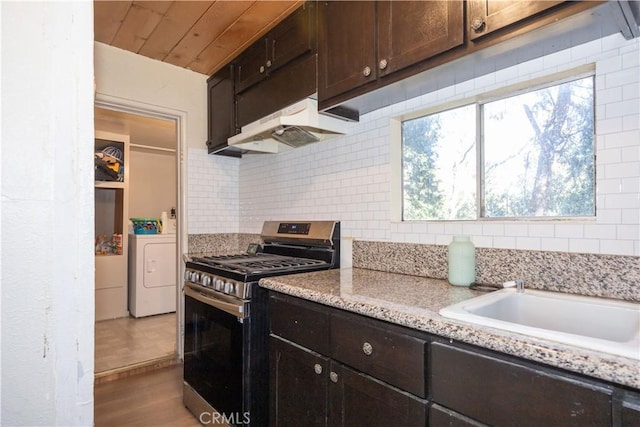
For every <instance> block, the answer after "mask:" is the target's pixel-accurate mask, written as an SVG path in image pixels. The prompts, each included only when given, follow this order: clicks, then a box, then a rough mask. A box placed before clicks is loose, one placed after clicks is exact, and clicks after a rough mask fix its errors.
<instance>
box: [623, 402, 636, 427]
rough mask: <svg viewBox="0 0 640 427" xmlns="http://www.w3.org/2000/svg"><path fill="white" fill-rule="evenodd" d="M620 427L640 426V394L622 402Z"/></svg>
mask: <svg viewBox="0 0 640 427" xmlns="http://www.w3.org/2000/svg"><path fill="white" fill-rule="evenodd" d="M621 416H622V423H621V424H622V427H638V426H640V396H638V397H636V398H633V399H631V398H627V399H626V400H625V401H624V402H622V414H621Z"/></svg>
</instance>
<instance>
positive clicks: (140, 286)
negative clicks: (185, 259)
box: [129, 234, 178, 317]
mask: <svg viewBox="0 0 640 427" xmlns="http://www.w3.org/2000/svg"><path fill="white" fill-rule="evenodd" d="M177 262H178V261H177V257H176V235H175V234H129V313H131V315H132V316H134V317H144V316H151V315H153V314H162V313H171V312H174V311H176V298H177V296H176V282H177V277H176V265H177Z"/></svg>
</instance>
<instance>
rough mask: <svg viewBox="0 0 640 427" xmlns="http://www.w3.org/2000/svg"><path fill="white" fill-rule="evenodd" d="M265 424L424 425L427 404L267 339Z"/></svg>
mask: <svg viewBox="0 0 640 427" xmlns="http://www.w3.org/2000/svg"><path fill="white" fill-rule="evenodd" d="M270 346H271V348H270V360H271V369H270V381H271V386H270V387H271V398H270V399H271V407H270V409H271V416H270V418H271V419H270V425H271V426H303V425H304V426H336V427H337V426H341V427H342V426H343V427H349V426H368V427H376V426H380V427H383V426H384V427H387V426H399V427H401V426H406V427H416V426H420V427H424V426H426V425H427V411H428V409H427V401H426V400H422V399H419V398H417V397H415V396H413V395H411V394H409V393H406V392H404V391H402V390H399V389H396V388H394V387H391V386H390V385H388V384H386V383H383V382H382V381H379V380H376V379H375V378H373V377H370V376H368V375H365V374H363V373H361V372H358V371H355V370H353V369H350V368H349V367H347V366H344V365H342V364H341V363H338V362H336V361H334V360H330V359H328V358H327V357H325V356H322V355H320V354H318V353H315V352H313V351H311V350H308V349H306V348H304V347H300V346H298V345H295V344H293V343H290V342H287V341H284V340H281V339H279V338H277V337H274V336H272V337H271V339H270Z"/></svg>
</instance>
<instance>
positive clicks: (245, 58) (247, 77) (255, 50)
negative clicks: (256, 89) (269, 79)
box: [234, 38, 267, 93]
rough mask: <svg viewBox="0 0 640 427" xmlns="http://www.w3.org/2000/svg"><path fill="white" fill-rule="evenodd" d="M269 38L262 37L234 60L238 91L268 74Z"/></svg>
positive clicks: (240, 91) (243, 89)
mask: <svg viewBox="0 0 640 427" xmlns="http://www.w3.org/2000/svg"><path fill="white" fill-rule="evenodd" d="M266 62H267V40H266V39H265V38H262V39H260V40H258V41H257V42H255V43H254V44H252V45H251V46H249V48H247V50H245V51H244V52H242V53H241V54H240V56H239V57H238V58H237V59H236V60H235V61H234V64H236V93H242V92H243V91H245V90H246V89H248V88H249V87H251V86H253V85H254V84H256V83H258V82H259V81H260V80H262V79H263V78H264V77H265V76H266V74H267V66H266Z"/></svg>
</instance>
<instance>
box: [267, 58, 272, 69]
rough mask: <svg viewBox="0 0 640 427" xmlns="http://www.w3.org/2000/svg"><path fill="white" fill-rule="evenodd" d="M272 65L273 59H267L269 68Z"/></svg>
mask: <svg viewBox="0 0 640 427" xmlns="http://www.w3.org/2000/svg"><path fill="white" fill-rule="evenodd" d="M269 67H271V60H270V59H267V68H269Z"/></svg>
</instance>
